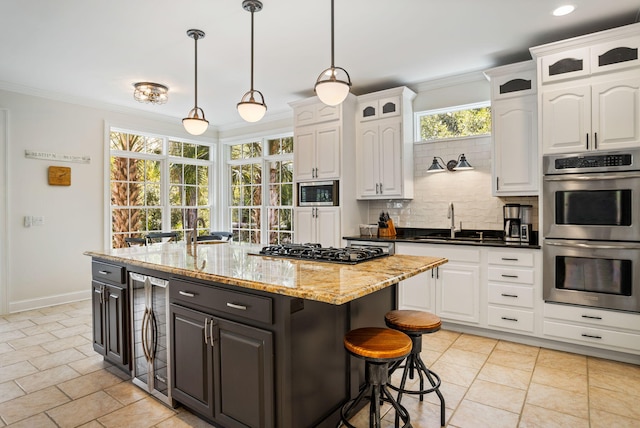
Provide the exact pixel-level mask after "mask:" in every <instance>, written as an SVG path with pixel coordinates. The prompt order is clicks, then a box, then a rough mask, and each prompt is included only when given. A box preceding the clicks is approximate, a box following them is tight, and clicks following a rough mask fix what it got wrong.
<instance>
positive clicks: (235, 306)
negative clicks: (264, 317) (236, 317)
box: [227, 302, 247, 311]
mask: <svg viewBox="0 0 640 428" xmlns="http://www.w3.org/2000/svg"><path fill="white" fill-rule="evenodd" d="M227 306H228V307H230V308H232V309H239V310H241V311H246V310H247V307H246V306H244V305H236V304H235V303H229V302H227Z"/></svg>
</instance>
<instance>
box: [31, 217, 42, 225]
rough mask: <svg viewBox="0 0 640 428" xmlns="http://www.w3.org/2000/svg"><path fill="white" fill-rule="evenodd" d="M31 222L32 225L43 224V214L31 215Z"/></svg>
mask: <svg viewBox="0 0 640 428" xmlns="http://www.w3.org/2000/svg"><path fill="white" fill-rule="evenodd" d="M31 224H32V225H34V226H42V225H44V216H41V215H38V216H33V217H31Z"/></svg>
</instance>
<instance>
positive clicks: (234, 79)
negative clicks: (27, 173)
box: [0, 0, 640, 126]
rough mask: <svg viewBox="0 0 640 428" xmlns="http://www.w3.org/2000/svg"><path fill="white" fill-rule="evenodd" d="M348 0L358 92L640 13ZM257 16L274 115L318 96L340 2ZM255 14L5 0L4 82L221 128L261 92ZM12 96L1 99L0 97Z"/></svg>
mask: <svg viewBox="0 0 640 428" xmlns="http://www.w3.org/2000/svg"><path fill="white" fill-rule="evenodd" d="M567 2H569V3H572V4H574V5H575V6H576V11H575V12H574V13H572V14H570V15H568V16H565V17H554V16H552V15H551V11H552V9H553V8H554V7H556V6H558V5H560V4H563V3H565V2H564V1H563V0H335V49H336V52H335V63H336V66H340V67H343V68H345V69H346V70H347V71H348V72H349V74H350V75H351V79H352V82H353V88H352V92H353V93H354V94H356V95H359V94H363V93H367V92H371V91H374V90H379V89H386V88H390V87H394V86H399V85H409V86H411V85H412V84H417V83H420V82H425V81H429V80H433V79H437V78H442V77H446V76H451V75H457V74H463V73H466V72H469V71H476V70H482V69H486V68H491V67H494V66H497V65H503V64H508V63H512V62H517V61H522V60H526V59H529V58H530V56H529V51H528V48H529V47H530V46H535V45H539V44H543V43H548V42H551V41H555V40H560V39H564V38H569V37H573V36H577V35H582V34H586V33H590V32H594V31H599V30H604V29H608V28H612V27H616V26H620V25H626V24H630V23H633V22H636V21H637V20H638V15H639V11H640V4H639V1H638V0H608V1H605V0H567ZM263 4H264V8H263V10H262V11H261V12H259V13H256V14H255V84H254V87H255V89H257V90H260V91H261V92H262V93H263V94H264V96H265V99H266V103H267V105H268V107H269V110H268V112H267V116H266V117H265V119H263V120H268V119H269V116H271V117H275V116H277V115H278V114H279V113H284V112H288V111H289V106H288V103H289V102H291V101H295V100H298V99H301V98H306V97H308V96H311V95H313V85H314V83H315V80H316V78H317V76H318V74H319V73H320V72H321V71H322V70H323V69H325V68H327V67H329V65H330V22H331V21H330V17H331V15H330V4H331V3H330V0H263ZM250 19H251V17H250V14H249V13H248V12H246V11H245V10H243V9H242V0H180V1H178V0H154V1H150V0H147V1H142V0H126V1H125V0H111V1H96V0H89V1H87V0H58V1H51V0H20V1H10V0H4V1H2V9H1V13H0V40H1V42H0V88H3V89H8V90H12V91H16V92H25V93H38V94H40V95H48V96H54V97H58V98H59V97H62V98H67V97H68V98H69V99H75V100H78V99H86V100H88V101H90V102H99V103H107V104H112V105H116V106H124V107H130V108H135V109H140V110H144V111H147V112H154V113H158V114H162V115H166V116H169V117H171V118H172V119H170V120H175V121H176V123H179V120H180V118H182V117H184V116H186V114H187V112H188V111H189V110H190V109H191V108H192V107H193V103H194V93H193V92H194V87H193V83H194V42H193V39H191V38H189V37H187V35H186V31H187V30H188V29H190V28H197V29H201V30H203V31H204V32H205V33H206V36H205V38H204V39H202V40H200V41H199V42H198V63H199V64H198V68H199V70H198V80H199V82H198V93H199V94H198V104H199V106H200V107H202V108H203V110H204V111H205V114H206V117H207V119H208V120H209V121H210V123H211V124H212V125H217V126H224V125H230V126H232V125H233V124H235V123H237V122H240V121H241V119H240V118H239V116H238V114H237V112H236V108H235V107H236V104H237V102H238V101H240V98H241V97H242V95H243V94H244V93H245V92H246V91H248V90H249V86H250V79H249V77H250V75H249V71H250V68H249V66H250V63H249V60H250V55H249V53H250ZM139 81H153V82H158V83H162V84H165V85H167V86H169V88H170V89H169V102H168V103H167V104H165V105H160V106H154V105H148V104H141V103H138V102H136V101H135V100H133V96H132V94H133V86H132V84H133V83H134V82H139ZM0 104H1V102H0Z"/></svg>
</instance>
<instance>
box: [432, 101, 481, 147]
mask: <svg viewBox="0 0 640 428" xmlns="http://www.w3.org/2000/svg"><path fill="white" fill-rule="evenodd" d="M490 133H491V108H490V107H480V108H473V109H465V110H457V111H448V112H443V113H436V114H426V115H424V116H421V117H420V139H421V140H440V139H444V138H459V137H468V136H472V135H484V134H490Z"/></svg>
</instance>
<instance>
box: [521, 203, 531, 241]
mask: <svg viewBox="0 0 640 428" xmlns="http://www.w3.org/2000/svg"><path fill="white" fill-rule="evenodd" d="M531 210H533V206H532V205H520V243H521V244H523V245H528V244H530V243H531V242H532V240H531Z"/></svg>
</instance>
